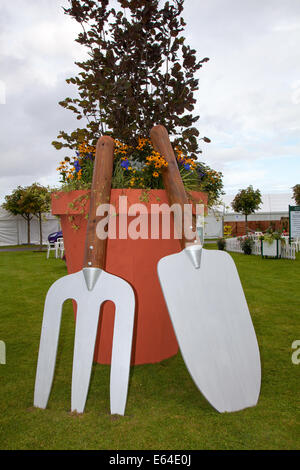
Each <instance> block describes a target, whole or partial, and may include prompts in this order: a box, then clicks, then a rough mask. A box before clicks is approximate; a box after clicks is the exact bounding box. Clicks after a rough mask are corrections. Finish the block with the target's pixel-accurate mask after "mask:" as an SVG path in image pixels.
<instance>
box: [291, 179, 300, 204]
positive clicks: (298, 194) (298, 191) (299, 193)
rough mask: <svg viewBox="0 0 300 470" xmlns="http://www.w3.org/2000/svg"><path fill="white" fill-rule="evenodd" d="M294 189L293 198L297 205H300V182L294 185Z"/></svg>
mask: <svg viewBox="0 0 300 470" xmlns="http://www.w3.org/2000/svg"><path fill="white" fill-rule="evenodd" d="M292 190H293V198H294V199H295V202H296V204H297V206H300V184H296V185H295V186H293V187H292Z"/></svg>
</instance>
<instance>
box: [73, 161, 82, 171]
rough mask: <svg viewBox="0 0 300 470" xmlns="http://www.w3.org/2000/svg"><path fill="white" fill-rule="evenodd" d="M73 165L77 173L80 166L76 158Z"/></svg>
mask: <svg viewBox="0 0 300 470" xmlns="http://www.w3.org/2000/svg"><path fill="white" fill-rule="evenodd" d="M73 165H74V166H75V171H76V173H78V171H79V170H81V166H80V165H79V162H78V161H77V160H76V161H75V162H74V163H73Z"/></svg>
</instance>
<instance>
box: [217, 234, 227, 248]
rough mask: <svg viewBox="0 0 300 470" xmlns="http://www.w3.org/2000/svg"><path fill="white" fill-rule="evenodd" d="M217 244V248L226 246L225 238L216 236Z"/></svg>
mask: <svg viewBox="0 0 300 470" xmlns="http://www.w3.org/2000/svg"><path fill="white" fill-rule="evenodd" d="M217 246H218V249H219V250H225V248H226V240H225V238H222V237H220V238H218V240H217Z"/></svg>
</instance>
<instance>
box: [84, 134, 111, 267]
mask: <svg viewBox="0 0 300 470" xmlns="http://www.w3.org/2000/svg"><path fill="white" fill-rule="evenodd" d="M113 159H114V140H113V139H112V138H111V137H109V136H102V137H100V139H99V140H98V142H97V147H96V157H95V162H94V172H93V181H92V188H91V198H90V209H89V218H88V224H87V231H86V239H85V249H84V262H83V267H84V268H100V269H104V267H105V256H106V245H107V238H105V239H100V238H99V237H98V236H97V233H96V227H97V224H98V222H99V221H100V220H101V217H99V216H96V212H97V208H98V206H99V205H100V204H109V201H110V191H111V179H112V172H113ZM103 217H104V216H102V218H103Z"/></svg>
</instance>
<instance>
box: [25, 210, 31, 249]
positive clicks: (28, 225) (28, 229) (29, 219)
mask: <svg viewBox="0 0 300 470" xmlns="http://www.w3.org/2000/svg"><path fill="white" fill-rule="evenodd" d="M26 219H27V244H28V245H30V221H31V218H30V215H27V216H26Z"/></svg>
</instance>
